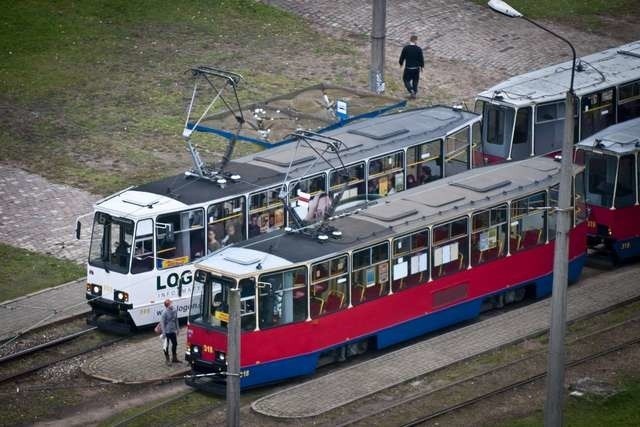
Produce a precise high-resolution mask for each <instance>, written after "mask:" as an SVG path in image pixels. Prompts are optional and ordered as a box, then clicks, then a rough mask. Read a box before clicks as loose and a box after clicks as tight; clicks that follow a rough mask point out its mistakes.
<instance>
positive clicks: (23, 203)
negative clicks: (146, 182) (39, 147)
mask: <svg viewBox="0 0 640 427" xmlns="http://www.w3.org/2000/svg"><path fill="white" fill-rule="evenodd" d="M97 199H98V197H97V196H94V195H92V194H89V193H87V192H85V191H82V190H78V189H75V188H72V187H69V186H67V185H59V184H53V183H51V182H49V181H47V180H46V179H44V178H42V177H40V176H38V175H34V174H31V173H28V172H25V171H23V170H22V169H18V168H14V167H12V166H9V165H6V164H0V242H2V243H6V244H8V245H12V246H17V247H20V248H24V249H28V250H31V251H35V252H40V253H45V254H49V255H53V256H55V257H58V258H65V259H69V260H72V261H76V262H78V263H84V262H85V260H86V259H87V254H88V250H89V249H88V248H89V245H88V243H89V242H88V238H89V235H90V232H91V220H90V218H88V220H85V221H84V222H83V233H82V236H81V240H76V237H75V226H76V219H77V218H78V217H79V216H80V215H83V214H86V213H90V212H92V209H93V207H92V206H93V202H94V201H96V200H97Z"/></svg>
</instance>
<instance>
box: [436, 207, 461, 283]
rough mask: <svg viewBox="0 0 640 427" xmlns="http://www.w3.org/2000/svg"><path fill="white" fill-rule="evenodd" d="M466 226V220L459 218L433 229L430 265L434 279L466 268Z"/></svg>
mask: <svg viewBox="0 0 640 427" xmlns="http://www.w3.org/2000/svg"><path fill="white" fill-rule="evenodd" d="M467 224H468V219H467V218H460V219H457V220H455V221H451V222H447V223H445V224H441V225H438V226H435V227H433V246H432V249H431V258H432V261H431V263H432V265H433V276H434V277H443V276H446V275H449V274H453V273H457V272H458V271H462V270H464V269H466V268H467V265H468V263H469V260H468V259H467V258H468V257H467V252H468V242H469V239H468V238H469V235H468V231H467Z"/></svg>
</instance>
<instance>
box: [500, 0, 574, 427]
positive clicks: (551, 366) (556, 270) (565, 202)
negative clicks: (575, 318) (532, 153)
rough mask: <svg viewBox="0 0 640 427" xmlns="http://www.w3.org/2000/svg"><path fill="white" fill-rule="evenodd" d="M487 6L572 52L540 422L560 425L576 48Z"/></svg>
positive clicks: (507, 9) (503, 8)
mask: <svg viewBox="0 0 640 427" xmlns="http://www.w3.org/2000/svg"><path fill="white" fill-rule="evenodd" d="M489 7H490V8H491V9H493V10H495V11H496V12H499V13H502V14H503V15H506V16H509V17H511V18H522V19H524V20H525V21H527V22H530V23H532V24H533V25H535V26H536V27H538V28H540V29H542V30H544V31H546V32H548V33H549V34H551V35H553V36H555V37H557V38H559V39H560V40H562V41H563V42H565V43H567V44H568V45H569V47H570V48H571V53H572V54H573V62H572V64H571V83H570V85H569V90H568V91H567V95H566V98H565V120H564V141H563V143H562V160H561V162H562V163H561V164H560V190H559V193H560V194H559V196H558V208H557V210H556V219H557V222H556V241H555V252H554V256H553V295H552V299H551V328H550V332H549V355H548V362H547V363H548V368H547V372H548V375H547V398H546V401H545V405H544V424H545V426H547V427H550V426H561V425H562V407H563V400H564V361H565V348H564V337H565V329H566V318H567V280H568V279H567V269H568V247H569V229H570V226H571V213H572V209H571V193H572V192H571V176H572V160H571V159H572V154H573V115H574V112H573V100H574V93H573V79H574V75H575V69H576V50H575V49H574V48H573V45H571V43H569V41H568V40H567V39H565V38H564V37H561V36H559V35H558V34H556V33H554V32H553V31H551V30H549V29H548V28H545V27H543V26H542V25H540V24H538V23H537V22H534V21H532V20H531V19H529V18H527V17H526V16H524V15H523V14H522V13H520V12H518V11H517V10H516V9H514V8H512V7H511V6H509V5H508V4H507V3H505V2H504V1H502V0H490V1H489Z"/></svg>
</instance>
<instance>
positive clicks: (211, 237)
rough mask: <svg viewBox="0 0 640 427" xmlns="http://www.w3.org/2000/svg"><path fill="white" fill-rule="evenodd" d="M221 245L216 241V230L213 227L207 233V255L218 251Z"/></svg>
mask: <svg viewBox="0 0 640 427" xmlns="http://www.w3.org/2000/svg"><path fill="white" fill-rule="evenodd" d="M220 247H221V245H220V242H218V239H216V230H214V229H213V227H211V228H209V230H208V231H207V253H211V252H214V251H217V250H218V249H220Z"/></svg>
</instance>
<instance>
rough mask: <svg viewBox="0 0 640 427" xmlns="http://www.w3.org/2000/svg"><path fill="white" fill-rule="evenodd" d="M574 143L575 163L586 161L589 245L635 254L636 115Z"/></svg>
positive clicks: (639, 149) (639, 231) (638, 233)
mask: <svg viewBox="0 0 640 427" xmlns="http://www.w3.org/2000/svg"><path fill="white" fill-rule="evenodd" d="M576 148H577V149H576V162H577V163H579V164H584V165H585V191H586V201H587V205H588V207H589V220H588V222H587V225H588V227H587V229H588V234H587V244H588V246H589V248H590V249H592V250H593V251H594V252H596V253H605V254H607V255H611V256H612V257H613V260H614V261H620V260H624V259H627V258H631V257H634V256H638V255H640V204H639V190H640V189H639V188H638V187H639V186H640V118H637V119H633V120H629V121H626V122H624V123H620V124H617V125H614V126H611V127H609V128H607V129H605V130H602V131H600V132H598V133H596V134H595V135H592V136H590V137H589V138H587V139H585V140H583V141H581V142H580V143H579V144H578V146H577V147H576Z"/></svg>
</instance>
